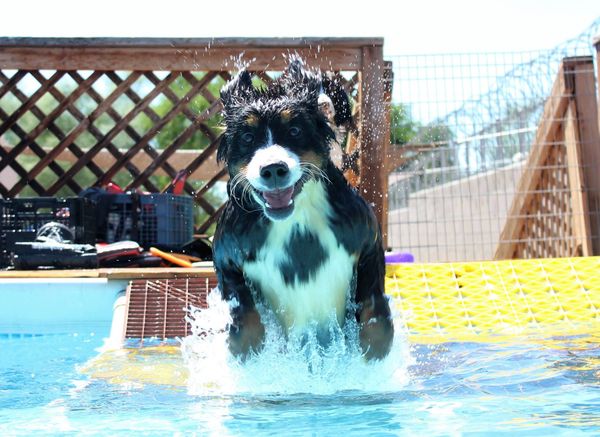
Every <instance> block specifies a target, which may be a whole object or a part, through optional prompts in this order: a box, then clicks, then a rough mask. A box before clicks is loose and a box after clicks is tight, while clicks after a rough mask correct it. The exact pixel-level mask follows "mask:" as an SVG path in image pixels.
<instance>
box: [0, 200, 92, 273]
mask: <svg viewBox="0 0 600 437" xmlns="http://www.w3.org/2000/svg"><path fill="white" fill-rule="evenodd" d="M48 222H58V223H61V224H63V225H65V226H67V227H69V228H70V229H71V231H72V232H73V235H74V236H75V241H74V243H88V244H94V243H95V242H96V206H95V204H94V202H92V201H90V200H88V199H82V198H79V197H67V198H55V197H30V198H18V199H0V267H6V266H8V265H9V263H10V254H11V250H12V248H13V247H14V244H15V243H16V242H19V241H21V242H27V241H34V240H35V238H36V235H37V232H38V230H39V229H40V228H41V227H42V226H43V225H44V224H46V223H48Z"/></svg>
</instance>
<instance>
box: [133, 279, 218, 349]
mask: <svg viewBox="0 0 600 437" xmlns="http://www.w3.org/2000/svg"><path fill="white" fill-rule="evenodd" d="M216 286H217V279H216V276H215V275H214V274H210V275H209V274H207V275H206V276H204V277H195V278H186V279H164V280H159V279H148V280H145V279H138V280H134V281H132V282H131V283H130V285H129V287H128V288H127V308H126V314H127V318H126V328H125V338H135V339H141V340H143V339H147V338H158V339H168V338H175V337H185V336H186V335H188V334H190V333H191V331H190V326H189V324H188V323H187V321H186V320H185V317H186V315H187V311H188V310H189V308H190V306H194V307H198V308H206V306H207V303H206V299H207V296H208V293H210V291H211V290H212V289H213V288H215V287H216Z"/></svg>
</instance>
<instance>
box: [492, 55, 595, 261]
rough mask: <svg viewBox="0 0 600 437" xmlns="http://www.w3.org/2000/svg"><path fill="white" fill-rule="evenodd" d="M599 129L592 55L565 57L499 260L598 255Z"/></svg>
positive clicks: (504, 232)
mask: <svg viewBox="0 0 600 437" xmlns="http://www.w3.org/2000/svg"><path fill="white" fill-rule="evenodd" d="M598 162H600V134H599V131H598V113H597V107H596V90H595V79H594V71H593V59H592V58H591V57H575V58H566V59H565V60H564V61H563V63H562V64H561V67H560V70H559V73H558V76H557V79H556V81H555V83H554V86H553V88H552V92H551V95H550V97H549V98H548V100H547V102H546V105H545V107H544V113H543V115H542V118H541V121H540V124H539V126H538V130H537V133H536V137H535V141H534V143H533V145H532V148H531V152H530V154H529V158H528V160H527V162H526V164H525V168H524V171H523V174H522V176H521V178H520V180H519V183H518V185H517V190H516V193H515V197H514V199H513V202H512V205H511V207H510V209H509V213H508V217H507V220H506V224H505V226H504V229H503V230H502V233H501V235H500V242H499V244H498V248H497V250H496V254H495V259H512V258H533V257H564V256H588V255H599V254H600V214H599V212H600V197H599V196H600V172H598V169H597V168H595V167H594V165H592V163H598Z"/></svg>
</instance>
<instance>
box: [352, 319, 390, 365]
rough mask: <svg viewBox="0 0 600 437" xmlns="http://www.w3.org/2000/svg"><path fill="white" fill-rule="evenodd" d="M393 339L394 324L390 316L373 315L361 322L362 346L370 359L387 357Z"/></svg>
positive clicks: (360, 336)
mask: <svg viewBox="0 0 600 437" xmlns="http://www.w3.org/2000/svg"><path fill="white" fill-rule="evenodd" d="M393 340H394V326H393V324H392V321H391V320H390V318H389V317H373V318H370V319H369V320H366V321H364V322H362V323H361V324H360V332H359V341H360V348H361V349H362V352H363V356H364V357H365V358H366V359H367V360H369V361H370V360H380V359H383V358H385V357H386V356H387V354H388V353H389V352H390V349H391V348H392V342H393Z"/></svg>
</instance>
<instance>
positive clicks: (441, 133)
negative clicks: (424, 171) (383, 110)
mask: <svg viewBox="0 0 600 437" xmlns="http://www.w3.org/2000/svg"><path fill="white" fill-rule="evenodd" d="M453 137H454V134H453V132H452V130H451V129H450V128H449V127H448V126H443V125H436V124H433V125H427V126H423V125H422V124H421V123H419V122H418V121H415V120H414V119H413V118H412V115H411V113H410V107H409V106H408V105H406V104H404V103H393V104H392V106H391V108H390V142H391V144H393V145H397V146H403V145H404V144H408V143H411V144H431V143H434V144H436V145H447V144H446V143H448V142H449V141H450V140H451V139H452V138H453Z"/></svg>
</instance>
